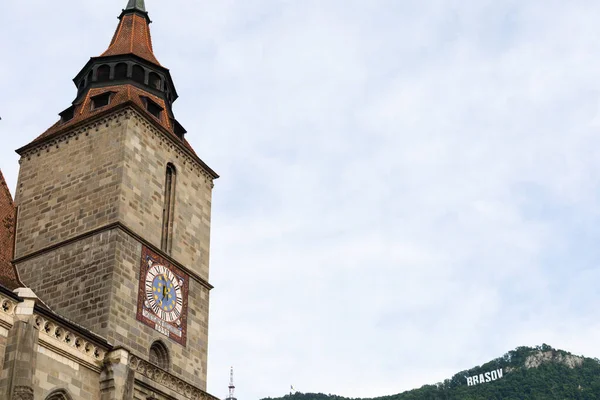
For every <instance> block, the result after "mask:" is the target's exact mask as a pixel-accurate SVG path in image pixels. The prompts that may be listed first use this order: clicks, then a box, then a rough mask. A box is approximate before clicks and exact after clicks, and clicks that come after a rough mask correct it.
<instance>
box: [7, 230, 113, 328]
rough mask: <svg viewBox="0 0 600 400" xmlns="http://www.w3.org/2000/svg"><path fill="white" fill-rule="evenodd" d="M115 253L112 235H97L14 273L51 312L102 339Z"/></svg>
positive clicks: (45, 255)
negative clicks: (18, 275) (17, 274)
mask: <svg viewBox="0 0 600 400" xmlns="http://www.w3.org/2000/svg"><path fill="white" fill-rule="evenodd" d="M115 249H116V233H115V231H114V230H108V231H103V232H98V233H96V234H94V235H91V236H88V237H84V238H81V239H80V240H75V241H72V242H67V243H66V244H64V245H63V246H61V247H58V248H56V249H54V250H52V251H48V252H45V253H42V254H39V255H37V256H35V257H32V258H30V259H26V260H23V261H21V262H19V263H17V269H18V270H19V274H20V276H21V279H22V280H23V282H25V283H26V284H28V285H29V287H30V288H31V289H33V291H34V292H35V293H36V295H37V296H38V297H39V298H41V299H42V300H44V302H45V303H46V304H48V306H50V307H51V308H52V310H54V311H55V312H57V313H59V314H60V315H62V316H64V317H66V318H68V319H69V320H71V321H74V322H76V323H78V324H79V325H81V326H83V327H85V328H87V329H89V330H91V331H92V332H95V333H96V334H98V335H101V336H106V334H107V328H108V320H109V306H110V304H109V302H110V293H111V286H112V279H113V276H112V274H113V269H114V265H115Z"/></svg>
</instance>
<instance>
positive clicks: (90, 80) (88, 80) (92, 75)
mask: <svg viewBox="0 0 600 400" xmlns="http://www.w3.org/2000/svg"><path fill="white" fill-rule="evenodd" d="M93 78H94V70H92V71H90V73H89V74H88V76H87V79H86V83H85V84H86V85H88V86H89V84H90V83H92V79H93Z"/></svg>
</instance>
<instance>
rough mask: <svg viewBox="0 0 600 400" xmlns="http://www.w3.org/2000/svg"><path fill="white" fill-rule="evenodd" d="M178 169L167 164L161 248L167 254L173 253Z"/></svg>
mask: <svg viewBox="0 0 600 400" xmlns="http://www.w3.org/2000/svg"><path fill="white" fill-rule="evenodd" d="M176 178H177V171H176V170H175V166H174V165H173V164H170V163H169V164H167V173H166V178H165V203H164V206H163V227H162V239H161V244H160V248H161V250H162V251H164V252H166V253H167V254H171V248H172V245H173V237H172V236H173V215H174V214H175V181H176Z"/></svg>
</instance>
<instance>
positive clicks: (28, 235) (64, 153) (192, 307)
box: [13, 0, 218, 399]
mask: <svg viewBox="0 0 600 400" xmlns="http://www.w3.org/2000/svg"><path fill="white" fill-rule="evenodd" d="M150 23H151V21H150V17H149V14H148V12H147V11H146V6H145V4H144V0H129V2H128V4H127V6H126V8H125V9H124V10H123V11H122V12H121V14H120V16H119V23H118V26H117V28H116V31H115V33H114V36H113V38H112V40H111V41H110V44H109V46H108V48H107V49H106V51H104V52H103V53H102V54H101V55H100V56H98V57H92V58H91V59H90V60H89V61H88V62H87V64H85V66H84V67H83V68H82V69H81V71H80V72H79V73H78V74H77V75H76V76H75V78H74V82H75V86H76V95H75V99H74V101H73V103H72V104H71V105H70V106H69V107H68V108H66V109H65V110H64V111H62V112H61V113H60V114H59V115H60V120H59V121H58V122H57V123H56V124H54V125H53V126H52V127H50V128H49V129H48V130H47V131H46V132H44V133H43V134H42V135H40V136H39V137H38V138H36V139H35V140H34V141H33V142H31V143H29V144H27V145H26V146H24V147H22V148H20V149H18V150H17V153H18V154H19V155H20V157H21V158H20V171H19V179H18V185H17V192H16V195H15V204H16V206H17V223H16V234H15V247H14V251H15V254H14V261H13V263H14V265H15V266H16V268H17V270H18V271H19V275H20V278H21V280H22V281H23V283H24V284H25V285H27V286H28V287H29V288H31V289H32V290H33V292H34V293H35V294H36V295H37V296H38V297H39V298H40V299H41V300H42V301H43V302H44V304H45V305H46V306H47V307H48V308H49V309H51V310H52V311H53V312H55V313H57V314H60V315H61V316H63V317H65V318H66V319H67V320H69V321H71V322H72V323H74V324H77V325H79V326H81V327H82V328H84V329H86V330H89V331H91V332H92V333H94V334H95V335H97V336H98V337H100V338H102V339H104V340H105V341H106V342H107V343H108V344H110V345H111V346H112V347H113V348H115V349H118V348H123V349H126V350H127V351H128V352H129V353H130V354H131V357H135V358H136V359H139V360H141V361H143V362H145V363H151V364H153V365H157V366H158V367H160V368H161V370H163V371H166V372H168V373H169V374H172V375H173V376H175V377H177V378H179V379H181V380H182V381H184V382H188V383H189V384H191V385H193V387H197V388H200V389H202V390H205V389H206V365H207V345H208V309H209V292H210V290H211V289H212V286H211V285H210V283H209V247H210V219H211V194H212V188H213V181H214V180H215V179H216V178H218V175H217V174H216V173H215V172H214V171H213V170H212V169H211V168H209V167H208V166H207V165H206V164H205V163H204V162H203V161H202V160H201V159H200V158H199V157H198V155H197V154H196V152H195V151H194V150H193V149H192V147H191V146H190V144H189V143H188V142H187V141H186V130H185V129H184V128H183V126H182V125H181V124H180V123H179V122H178V121H177V120H176V119H175V116H174V114H173V109H172V105H173V102H174V101H175V100H176V99H177V91H176V89H175V85H174V82H173V79H172V77H171V74H170V72H169V70H168V69H167V68H165V67H164V66H163V65H162V64H161V63H160V62H159V61H158V59H157V58H156V56H155V54H154V50H153V47H152V38H151V36H150ZM136 398H137V397H136ZM144 398H145V397H144ZM160 398H161V399H162V397H160Z"/></svg>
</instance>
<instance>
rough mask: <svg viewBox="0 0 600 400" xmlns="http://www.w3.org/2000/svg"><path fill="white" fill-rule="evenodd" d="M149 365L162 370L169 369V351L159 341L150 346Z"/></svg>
mask: <svg viewBox="0 0 600 400" xmlns="http://www.w3.org/2000/svg"><path fill="white" fill-rule="evenodd" d="M148 359H149V361H150V363H152V364H154V365H156V366H157V367H159V368H162V369H164V370H168V369H169V365H170V359H169V349H168V348H167V346H165V344H164V343H163V342H162V341H161V340H157V341H155V342H154V343H152V346H150V353H149V357H148Z"/></svg>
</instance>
